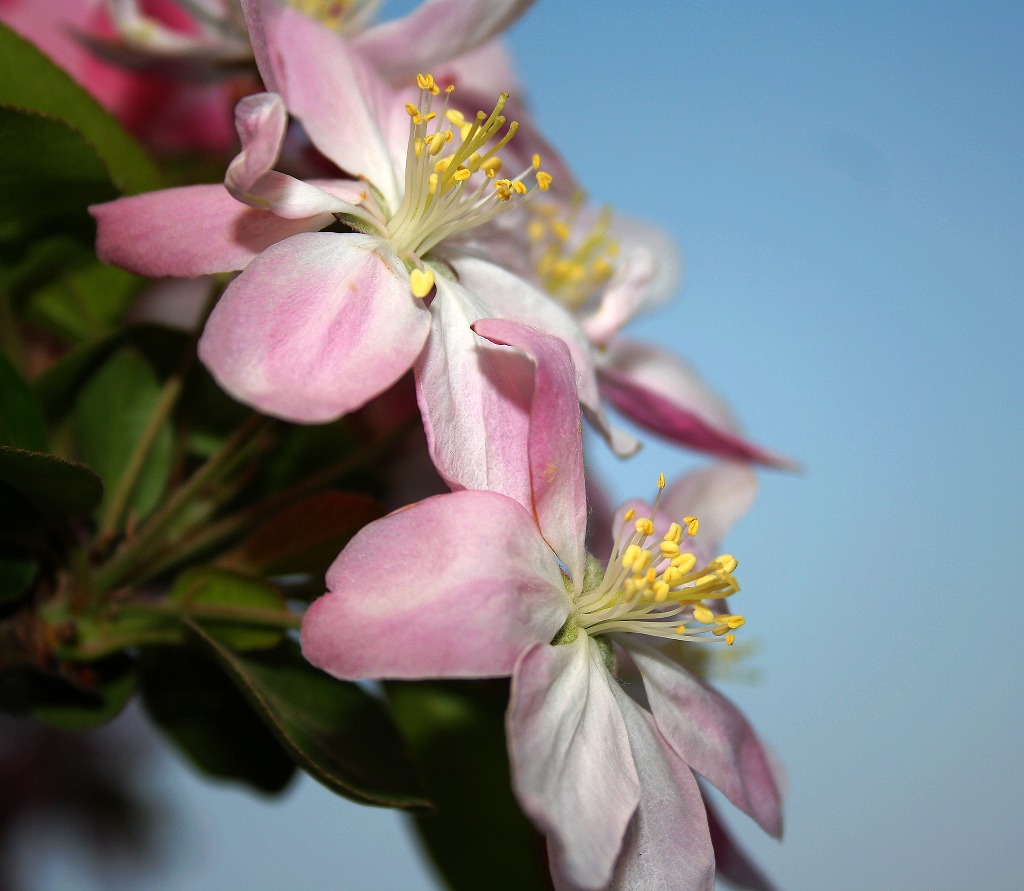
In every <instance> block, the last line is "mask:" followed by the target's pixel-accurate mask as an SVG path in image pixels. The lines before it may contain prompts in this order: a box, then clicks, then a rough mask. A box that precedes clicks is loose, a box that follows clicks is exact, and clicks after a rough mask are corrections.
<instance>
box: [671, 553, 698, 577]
mask: <svg viewBox="0 0 1024 891" xmlns="http://www.w3.org/2000/svg"><path fill="white" fill-rule="evenodd" d="M672 565H673V566H674V567H675V568H676V569H678V570H679V571H680V572H681V573H683V575H686V574H687V573H688V572H692V571H693V567H694V566H696V565H697V558H696V557H694V556H693V554H690V553H688V552H687V553H682V554H680V555H679V556H678V557H673V558H672Z"/></svg>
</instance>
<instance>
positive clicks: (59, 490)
mask: <svg viewBox="0 0 1024 891" xmlns="http://www.w3.org/2000/svg"><path fill="white" fill-rule="evenodd" d="M102 497H103V483H102V482H101V481H100V478H99V477H98V476H96V474H95V472H94V471H93V470H92V468H90V467H86V465H84V464H78V463H76V462H74V461H66V460H64V459H63V458H58V457H57V456H56V455H47V454H43V453H41V452H30V451H26V450H24V449H14V448H10V447H8V446H0V532H4V531H14V532H19V531H23V529H24V527H25V526H26V525H28V524H36V523H38V522H39V521H40V520H43V521H45V522H48V523H53V522H57V521H60V520H64V519H67V518H69V517H75V516H78V515H80V514H85V513H88V512H89V511H91V510H92V509H93V508H94V507H96V505H97V504H99V503H100V500H101V499H102Z"/></svg>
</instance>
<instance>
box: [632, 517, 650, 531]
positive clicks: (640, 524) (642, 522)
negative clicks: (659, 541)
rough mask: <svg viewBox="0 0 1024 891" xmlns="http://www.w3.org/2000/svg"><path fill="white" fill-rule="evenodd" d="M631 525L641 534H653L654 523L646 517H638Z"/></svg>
mask: <svg viewBox="0 0 1024 891" xmlns="http://www.w3.org/2000/svg"><path fill="white" fill-rule="evenodd" d="M633 527H634V528H635V529H636V531H637V532H639V533H640V534H641V535H653V534H654V523H652V522H651V520H650V519H649V518H648V517H640V519H638V520H637V521H636V522H635V523H634V524H633Z"/></svg>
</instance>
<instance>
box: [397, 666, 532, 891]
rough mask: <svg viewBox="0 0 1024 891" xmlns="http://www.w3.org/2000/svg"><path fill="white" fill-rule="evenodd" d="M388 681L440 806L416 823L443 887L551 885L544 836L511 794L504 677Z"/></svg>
mask: <svg viewBox="0 0 1024 891" xmlns="http://www.w3.org/2000/svg"><path fill="white" fill-rule="evenodd" d="M385 688H386V691H387V695H388V699H389V700H390V702H391V708H392V714H393V715H394V717H395V721H396V722H397V723H398V726H399V728H400V729H401V730H402V732H403V734H404V735H405V738H406V739H407V740H408V741H409V744H410V745H411V746H412V749H413V755H414V757H415V759H416V763H417V764H418V766H419V768H420V771H421V773H422V775H423V778H424V781H425V782H426V785H427V792H428V793H429V794H430V797H431V799H432V800H433V801H434V804H435V806H436V808H437V812H436V813H432V814H424V815H422V816H417V817H416V824H415V825H416V829H417V831H418V832H419V834H420V836H421V838H422V839H423V841H424V843H425V845H426V848H427V850H428V851H429V853H430V856H431V858H432V859H433V861H434V864H435V866H436V867H437V869H438V870H439V871H440V873H441V874H442V875H443V876H444V878H445V880H446V882H447V884H448V886H449V887H450V888H452V889H454V891H477V889H479V888H480V887H481V886H482V884H485V885H486V887H487V889H488V891H521V889H524V888H530V889H546V888H551V887H552V886H551V880H550V878H549V876H548V866H547V856H546V853H545V844H544V840H543V838H542V837H541V836H540V835H539V834H538V833H537V831H536V830H535V829H534V828H533V826H532V825H531V824H530V822H529V820H527V819H526V817H525V816H523V813H522V811H521V810H520V809H519V805H518V804H517V803H516V800H515V797H514V795H513V794H512V787H511V780H510V776H509V767H508V752H507V749H506V745H505V707H506V705H507V704H508V682H507V681H504V680H499V681H421V682H416V683H397V682H390V683H388V684H386V686H385ZM495 864H501V868H500V869H495ZM481 876H486V877H487V880H486V882H485V883H482V882H481Z"/></svg>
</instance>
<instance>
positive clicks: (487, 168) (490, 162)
mask: <svg viewBox="0 0 1024 891" xmlns="http://www.w3.org/2000/svg"><path fill="white" fill-rule="evenodd" d="M480 169H481V170H483V171H484V173H486V174H487V175H488V176H495V175H496V174H497V173H498V171H499V170H501V158H498V157H496V156H495V157H491V158H488V159H487V160H486V161H484V162H483V163H482V164H481V165H480Z"/></svg>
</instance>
